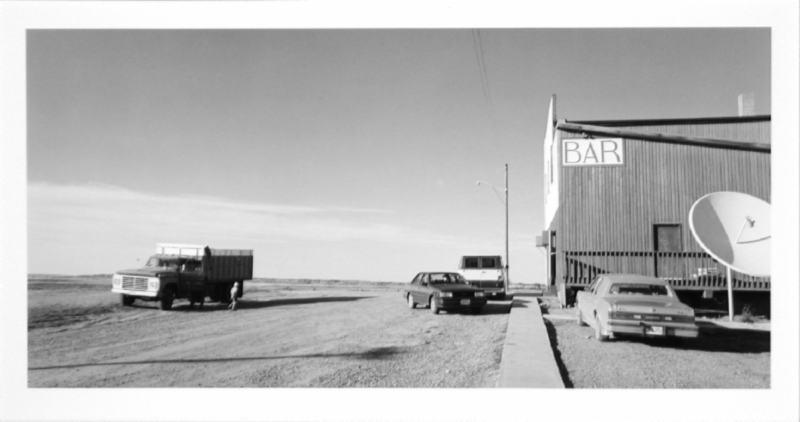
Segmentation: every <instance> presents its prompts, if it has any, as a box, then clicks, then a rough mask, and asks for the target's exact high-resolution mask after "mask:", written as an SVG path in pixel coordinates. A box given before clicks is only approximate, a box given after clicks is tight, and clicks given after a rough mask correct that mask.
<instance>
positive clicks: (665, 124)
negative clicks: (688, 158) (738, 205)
mask: <svg viewBox="0 0 800 422" xmlns="http://www.w3.org/2000/svg"><path fill="white" fill-rule="evenodd" d="M770 120H771V117H770V116H769V115H762V116H742V117H703V118H687V119H642V120H582V121H567V120H561V121H559V122H558V123H557V124H556V129H557V130H560V131H564V132H571V133H578V134H583V135H585V136H592V135H599V136H611V137H618V138H629V139H639V140H645V141H651V142H664V143H674V144H687V145H697V146H705V147H712V148H725V149H735V150H744V151H756V152H764V153H769V152H771V150H772V148H771V146H770V143H769V142H770V140H769V136H768V132H767V136H766V139H764V136H763V135H761V136H760V137H757V138H756V139H758V138H761V139H760V140H757V141H749V140H743V139H722V138H712V137H702V136H693V135H687V134H678V133H675V131H674V130H670V129H669V127H670V126H682V127H701V126H710V125H728V126H729V127H732V126H735V125H737V124H751V125H752V124H758V123H764V122H769V121H770ZM762 126H763V125H762ZM767 129H768V128H767ZM665 132H666V133H665ZM670 132H672V133H670ZM690 133H691V132H690ZM711 133H717V132H713V131H712V132H711Z"/></svg>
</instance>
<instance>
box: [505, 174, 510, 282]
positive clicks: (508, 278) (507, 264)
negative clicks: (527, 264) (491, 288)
mask: <svg viewBox="0 0 800 422" xmlns="http://www.w3.org/2000/svg"><path fill="white" fill-rule="evenodd" d="M508 269H509V262H508V163H506V276H505V282H506V286H505V288H506V292H508V289H509V287H510V286H511V281H510V277H509V275H508Z"/></svg>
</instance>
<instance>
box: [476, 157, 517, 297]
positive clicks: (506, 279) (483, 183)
mask: <svg viewBox="0 0 800 422" xmlns="http://www.w3.org/2000/svg"><path fill="white" fill-rule="evenodd" d="M475 184H476V185H478V186H481V185H486V186H489V187H490V188H492V190H493V191H494V193H495V194H496V195H497V198H498V199H500V201H501V202H503V203H504V204H505V207H506V263H505V273H506V276H505V277H504V279H505V280H504V281H505V290H506V292H508V286H509V284H510V281H509V275H508V268H509V262H508V163H506V185H505V188H504V189H503V194H504V195H501V194H500V189H499V188H497V187H496V186H495V185H493V184H491V183H488V182H484V181H482V180H478V181H477V182H475ZM503 196H505V198H503Z"/></svg>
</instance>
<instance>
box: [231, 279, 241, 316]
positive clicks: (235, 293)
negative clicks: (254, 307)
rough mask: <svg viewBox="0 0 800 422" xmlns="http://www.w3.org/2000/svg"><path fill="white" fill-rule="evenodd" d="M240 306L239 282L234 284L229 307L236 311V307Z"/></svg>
mask: <svg viewBox="0 0 800 422" xmlns="http://www.w3.org/2000/svg"><path fill="white" fill-rule="evenodd" d="M238 305H239V282H238V281H237V282H235V283H233V287H231V303H230V304H229V305H228V309H230V310H231V311H235V310H236V307H237V306H238Z"/></svg>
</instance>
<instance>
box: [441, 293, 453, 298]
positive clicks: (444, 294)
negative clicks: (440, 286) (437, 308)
mask: <svg viewBox="0 0 800 422" xmlns="http://www.w3.org/2000/svg"><path fill="white" fill-rule="evenodd" d="M439 296H441V297H453V292H441V293H439Z"/></svg>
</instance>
